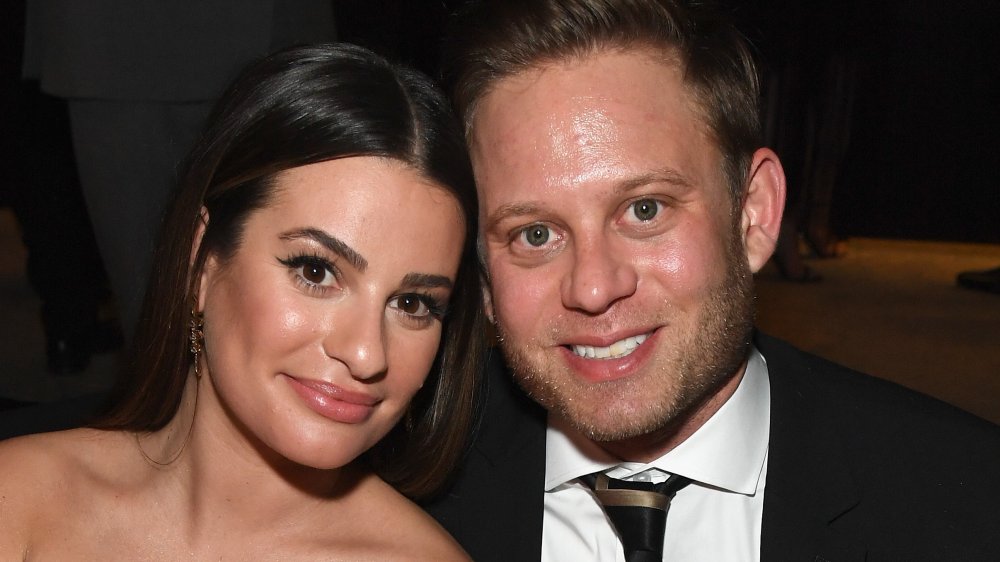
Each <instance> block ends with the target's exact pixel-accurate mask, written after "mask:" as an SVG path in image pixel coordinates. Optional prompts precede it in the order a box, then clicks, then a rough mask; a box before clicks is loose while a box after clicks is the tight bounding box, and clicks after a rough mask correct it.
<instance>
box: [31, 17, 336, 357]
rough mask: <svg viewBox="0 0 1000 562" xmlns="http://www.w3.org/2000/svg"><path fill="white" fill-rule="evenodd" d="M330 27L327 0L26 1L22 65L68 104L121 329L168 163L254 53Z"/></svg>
mask: <svg viewBox="0 0 1000 562" xmlns="http://www.w3.org/2000/svg"><path fill="white" fill-rule="evenodd" d="M333 37H334V25H333V13H332V7H331V3H330V2H329V0H303V1H295V2H291V1H286V0H252V1H245V0H240V1H237V0H210V1H206V2H195V3H175V2H169V1H166V0H95V1H89V2H76V1H73V0H29V1H28V3H27V18H26V40H25V53H24V70H25V75H26V76H28V77H31V78H37V79H38V80H39V81H40V84H41V88H42V90H43V91H44V92H46V93H48V94H52V95H54V96H58V97H61V98H64V99H66V100H67V101H68V103H69V114H70V121H71V125H72V132H73V146H74V150H75V155H76V161H77V165H78V171H79V176H80V182H81V184H82V188H83V194H84V198H85V199H86V202H87V208H88V210H89V213H90V218H91V221H92V223H93V225H94V232H95V234H96V238H97V244H98V247H99V248H100V252H101V256H102V257H103V258H104V263H105V265H106V267H107V271H108V275H109V278H110V281H111V287H112V289H113V291H114V295H115V297H116V299H117V304H118V310H119V314H120V317H121V322H122V326H123V328H124V332H125V334H126V338H127V339H130V338H131V334H132V333H133V331H134V328H135V325H136V322H137V321H138V317H139V310H140V305H141V302H142V297H143V288H144V287H145V283H146V279H147V277H148V275H149V267H150V260H151V254H152V248H153V237H154V233H155V232H156V230H157V228H158V225H159V223H160V218H161V215H162V213H163V209H164V206H165V204H166V201H167V199H168V196H169V194H170V192H171V190H172V188H173V186H174V184H175V183H176V170H177V168H178V165H179V164H180V162H181V160H182V159H183V157H184V155H185V154H186V153H187V151H188V150H189V149H190V148H191V144H192V143H193V140H194V138H195V136H196V134H197V132H198V130H199V128H200V126H201V124H202V121H203V120H204V119H205V117H206V116H207V114H208V111H209V109H210V108H211V106H212V103H213V100H214V99H215V98H216V97H217V96H218V95H219V94H220V93H221V91H222V88H223V87H224V86H225V84H226V83H228V81H229V80H230V79H231V78H232V77H233V76H235V74H236V71H237V70H238V69H239V68H241V67H242V66H243V65H245V64H246V63H247V62H249V61H250V60H253V59H255V58H257V57H260V56H262V55H265V54H267V53H269V52H271V51H273V50H275V49H277V48H279V47H282V46H286V45H291V44H295V43H308V42H317V41H326V40H330V39H332V38H333Z"/></svg>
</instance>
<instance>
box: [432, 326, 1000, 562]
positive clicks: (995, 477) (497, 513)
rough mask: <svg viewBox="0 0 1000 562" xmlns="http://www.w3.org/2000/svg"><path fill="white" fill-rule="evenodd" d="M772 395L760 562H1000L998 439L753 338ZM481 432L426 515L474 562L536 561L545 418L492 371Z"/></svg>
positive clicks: (981, 425)
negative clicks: (797, 561) (976, 561)
mask: <svg viewBox="0 0 1000 562" xmlns="http://www.w3.org/2000/svg"><path fill="white" fill-rule="evenodd" d="M755 344H756V345H757V348H758V349H759V350H760V351H761V354H762V355H763V356H764V357H765V359H766V360H767V367H768V375H769V379H770V387H771V435H770V441H769V452H768V472H767V482H766V488H765V494H764V514H763V523H762V529H761V559H762V560H765V561H771V560H808V561H824V560H825V561H831V562H835V561H862V560H868V561H876V560H1000V538H998V537H1000V515H998V506H997V503H998V501H1000V428H998V427H997V426H995V425H993V424H990V423H988V422H985V421H983V420H980V419H978V418H976V417H974V416H971V415H969V414H966V413H964V412H962V411H960V410H957V409H956V408H954V407H951V406H948V405H946V404H944V403H942V402H939V401H937V400H934V399H931V398H928V397H926V396H923V395H920V394H917V393H915V392H912V391H909V390H906V389H904V388H902V387H899V386H896V385H894V384H891V383H888V382H885V381H882V380H879V379H876V378H874V377H870V376H867V375H863V374H860V373H856V372H853V371H850V370H848V369H845V368H843V367H840V366H838V365H835V364H833V363H830V362H828V361H825V360H823V359H820V358H818V357H815V356H812V355H808V354H806V353H803V352H801V351H799V350H796V349H794V348H793V347H791V346H789V345H788V344H786V343H784V342H781V341H779V340H776V339H773V338H769V337H767V336H764V335H760V334H758V335H757V336H756V337H755ZM489 371H490V372H489V375H488V381H489V384H488V397H487V400H486V405H485V408H484V418H483V421H482V425H481V427H479V428H478V429H477V431H476V434H475V441H474V443H473V447H472V449H471V451H470V453H469V455H468V457H467V458H466V460H465V463H464V465H463V466H462V467H461V469H460V471H459V473H458V474H457V477H456V479H455V481H454V484H453V486H452V487H451V488H450V489H449V490H448V491H447V492H446V493H445V494H444V495H442V496H441V497H439V498H438V499H437V500H435V501H434V502H431V503H429V504H428V505H426V508H427V509H428V511H430V512H431V514H432V515H434V516H435V517H436V518H437V519H438V521H440V522H441V523H442V524H443V525H444V526H445V528H447V529H448V530H449V531H450V532H451V533H452V534H453V535H454V536H455V537H456V538H457V539H458V541H459V542H460V543H462V544H463V546H465V548H466V549H467V550H468V551H469V553H470V554H471V555H472V557H473V559H475V560H504V561H511V560H515V561H519V560H538V559H539V553H540V551H541V538H542V501H543V479H544V472H545V425H546V421H545V412H544V411H543V410H542V409H541V408H540V407H538V406H537V405H535V404H534V403H533V402H531V400H530V399H528V398H527V397H526V396H525V395H524V394H523V393H522V392H520V390H518V389H517V388H516V387H515V386H514V385H513V384H511V383H510V379H509V376H508V375H507V373H506V372H505V369H504V367H503V365H502V363H501V362H500V361H499V358H498V357H494V358H493V359H492V360H491V364H490V368H489Z"/></svg>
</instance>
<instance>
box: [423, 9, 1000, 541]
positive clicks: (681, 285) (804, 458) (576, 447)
mask: <svg viewBox="0 0 1000 562" xmlns="http://www.w3.org/2000/svg"><path fill="white" fill-rule="evenodd" d="M461 29H462V31H463V33H464V34H465V35H466V36H467V37H468V39H466V40H465V42H464V46H463V43H462V42H461V40H460V41H459V51H458V52H459V55H460V56H459V58H458V59H457V60H458V63H457V66H456V72H455V78H456V88H455V100H456V104H457V106H458V108H459V111H460V112H461V113H462V116H463V118H464V119H465V123H466V126H467V131H468V138H469V141H470V147H471V151H472V158H473V164H474V168H475V173H476V179H477V182H478V185H479V188H480V205H481V216H480V224H481V232H480V236H481V244H482V249H483V258H484V262H485V265H486V267H487V270H488V273H489V296H490V298H491V304H490V313H491V318H492V319H493V320H494V322H495V325H496V328H497V331H498V336H499V338H498V339H499V342H500V346H501V348H502V351H503V355H504V358H505V359H506V363H507V364H508V365H509V367H510V374H509V375H508V374H507V373H506V372H505V371H504V367H503V366H502V365H500V362H499V360H497V361H494V364H492V365H491V366H490V374H489V376H490V379H489V385H490V386H489V391H488V395H487V403H486V407H485V411H484V420H483V424H482V427H480V428H478V432H477V435H476V442H475V443H474V445H473V449H472V451H471V452H470V454H469V456H468V458H467V461H466V464H465V466H464V467H463V468H462V471H461V473H460V474H459V476H458V478H457V480H456V482H455V485H454V486H453V488H452V489H451V490H450V491H449V492H448V493H447V494H446V495H445V496H443V497H442V498H441V499H440V500H438V501H437V502H436V503H434V504H431V505H429V506H428V509H429V510H430V511H431V512H432V513H433V514H434V515H435V516H436V517H437V518H438V519H439V521H441V523H442V524H443V525H444V526H445V527H446V528H448V530H449V531H451V532H452V533H453V534H454V535H455V536H456V538H458V540H459V541H460V542H462V543H463V545H464V546H465V547H466V548H467V549H468V551H469V553H470V554H471V555H472V557H473V558H474V559H476V560H539V559H541V560H546V561H551V560H625V559H626V558H625V554H624V553H623V544H622V543H623V542H624V543H629V542H631V538H629V539H628V540H620V539H619V537H622V538H623V539H624V538H625V537H626V536H630V535H632V534H633V529H632V528H631V527H629V526H628V525H626V524H623V523H621V522H620V520H619V519H618V518H617V516H613V515H611V514H612V513H613V512H615V511H616V509H617V508H619V507H621V506H613V505H611V504H610V503H608V504H607V505H604V506H602V504H601V501H606V500H603V499H602V498H603V497H605V495H606V494H605V493H604V492H594V491H592V490H591V486H596V487H597V488H598V489H599V488H601V486H602V485H603V484H602V483H601V482H602V481H603V480H602V479H603V478H604V477H605V476H610V477H613V478H617V479H621V480H626V481H628V480H631V481H647V482H652V483H654V484H659V483H660V482H663V481H664V480H666V479H668V477H670V476H671V475H679V477H678V478H680V477H683V478H686V479H690V480H691V484H690V485H687V486H686V487H683V488H680V489H679V491H676V493H675V495H674V496H673V500H672V502H670V503H669V511H668V512H667V517H666V529H665V539H659V541H660V542H662V545H663V552H662V554H661V553H659V552H658V550H659V548H660V545H659V544H657V545H654V546H655V548H653V547H648V545H647V546H643V547H639V549H640V550H641V549H644V548H647V547H648V551H647V552H646V553H647V554H649V551H654V550H655V551H657V552H654V553H653V557H654V558H653V559H663V560H683V561H691V560H712V561H717V560H831V561H839V560H878V559H891V560H919V559H938V560H940V559H948V560H968V559H983V560H987V559H1000V539H997V538H995V537H996V536H997V534H998V533H997V531H996V530H997V529H1000V518H998V516H997V515H996V514H995V511H996V510H995V509H994V505H993V504H994V503H995V502H996V501H997V500H998V499H1000V484H998V480H1000V479H998V478H997V476H996V475H997V474H1000V431H998V428H996V427H995V426H993V425H991V424H988V423H986V422H983V421H981V420H978V419H976V418H973V417H972V416H969V415H966V414H963V413H961V412H959V411H957V410H955V409H953V408H950V407H948V406H946V405H944V404H941V403H939V402H936V401H934V400H931V399H928V398H926V397H921V396H918V395H916V394H914V393H912V392H909V391H906V390H904V389H901V388H898V387H895V386H892V385H890V384H888V383H885V382H882V381H879V380H876V379H873V378H871V377H867V376H864V375H859V374H857V373H853V372H850V371H848V370H846V369H843V368H841V367H838V366H836V365H832V364H830V363H827V362H825V361H822V360H820V359H818V358H816V357H811V356H808V355H806V354H803V353H801V352H799V351H797V350H795V349H793V348H791V347H789V346H787V345H786V344H784V343H782V342H779V341H776V340H774V339H771V338H768V337H766V336H763V335H760V334H755V333H754V331H753V287H752V274H753V273H755V272H756V271H758V270H759V269H760V268H761V267H762V266H763V265H764V263H765V262H766V261H767V259H768V258H769V256H770V255H771V253H772V251H773V249H774V245H775V240H776V237H777V235H778V230H779V225H780V222H781V214H782V205H783V201H784V195H785V183H784V177H783V173H782V169H781V165H780V163H779V160H778V157H777V156H776V155H775V154H774V153H773V152H772V151H770V150H768V149H766V148H761V143H760V141H759V139H760V130H759V129H760V126H759V122H758V118H757V95H758V91H757V83H756V78H755V68H754V65H753V63H752V61H751V58H750V56H749V54H748V50H747V48H746V47H745V46H744V44H743V42H742V41H741V39H740V37H739V35H738V34H737V33H736V32H735V31H734V30H733V29H732V28H730V27H728V26H727V25H726V24H725V23H724V22H722V21H721V20H719V19H717V18H716V17H715V15H714V14H713V13H711V12H709V11H707V10H706V9H705V8H703V7H694V6H686V5H681V4H674V3H673V2H670V1H668V0H617V1H616V0H562V1H558V0H523V1H520V0H518V1H513V0H502V1H497V2H492V3H485V4H483V5H480V6H478V7H476V8H473V11H472V12H471V13H470V14H469V15H468V17H467V19H466V20H464V21H463V22H462V26H461ZM510 375H512V377H513V379H514V380H516V382H517V385H518V386H519V387H520V388H521V389H523V390H524V391H525V392H526V393H527V395H528V396H530V400H529V399H528V398H526V397H525V395H524V394H522V393H521V391H520V390H518V389H516V388H514V387H512V386H511V385H509V384H508V383H507V382H506V381H507V377H508V376H510ZM533 402H537V404H540V405H541V406H542V408H543V409H542V408H538V406H536V405H535V404H534V403H533ZM667 481H668V482H673V481H676V479H674V478H672V479H671V480H667ZM612 482H613V481H612ZM613 486H631V485H630V484H621V485H619V484H614V485H613ZM613 486H612V485H608V487H613ZM669 496H670V494H669V493H667V494H666V495H665V496H663V497H664V498H666V499H665V500H664V501H669ZM599 498H600V499H599ZM662 511H663V509H661V512H662ZM605 512H607V513H608V514H609V516H606V515H605ZM616 526H617V529H616ZM654 542H655V541H654ZM624 548H626V549H630V550H632V549H635V548H636V547H634V546H631V545H629V544H625V545H624ZM633 556H639V555H638V554H633V553H631V552H630V554H629V558H628V560H635V559H639V558H633ZM643 559H647V558H643Z"/></svg>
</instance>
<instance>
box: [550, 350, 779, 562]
mask: <svg viewBox="0 0 1000 562" xmlns="http://www.w3.org/2000/svg"><path fill="white" fill-rule="evenodd" d="M770 413H771V394H770V387H769V385H768V378H767V365H766V363H765V361H764V358H763V357H762V356H761V355H760V353H759V352H758V351H757V350H756V348H754V349H752V350H751V352H750V358H749V360H748V361H747V368H746V372H745V374H744V376H743V380H742V381H740V384H739V387H738V388H737V389H736V392H735V393H733V395H732V396H731V397H730V398H729V400H728V401H726V403H725V404H723V406H722V407H721V408H720V409H719V411H718V412H716V413H715V415H713V416H712V417H711V418H709V420H708V421H707V422H706V423H705V425H703V426H702V427H701V428H699V429H698V430H697V431H696V432H695V433H694V434H693V435H692V436H691V437H689V438H688V439H687V440H686V441H684V442H683V443H681V444H680V445H678V446H677V447H676V448H674V449H673V450H672V451H670V452H668V453H667V454H665V455H663V456H662V457H660V458H658V459H656V460H655V461H653V462H651V463H645V464H644V463H628V462H626V463H622V462H620V461H618V460H616V459H614V458H613V457H611V456H610V455H609V454H608V453H607V452H605V451H604V450H603V449H601V448H599V447H598V446H597V445H595V444H594V443H593V442H591V441H589V440H588V439H586V438H585V437H583V436H582V435H580V434H579V433H577V432H576V431H575V430H573V429H571V428H569V427H567V426H565V425H563V424H560V423H559V422H558V420H554V419H550V421H549V427H548V430H547V433H546V448H545V451H546V453H545V514H544V519H543V530H542V562H557V561H565V562H581V561H591V560H600V561H608V562H611V561H617V562H625V555H624V554H623V552H622V546H621V542H620V541H619V539H618V536H617V534H616V533H615V531H614V528H613V527H612V526H611V523H610V522H609V521H608V520H607V518H606V517H605V515H604V511H603V510H602V509H601V506H600V504H599V503H598V501H597V498H596V497H595V496H594V494H593V492H592V491H591V490H590V489H589V488H588V487H587V485H586V484H584V483H582V482H580V481H579V480H578V478H579V477H580V476H583V475H586V474H590V473H593V472H598V471H602V470H607V473H608V475H609V476H612V477H615V478H620V479H623V480H646V481H653V482H661V481H663V480H664V479H665V478H666V476H667V474H681V475H683V476H687V477H688V478H690V479H692V480H693V481H694V482H693V483H692V484H690V485H689V486H687V487H686V488H683V489H682V490H680V491H679V492H677V495H676V496H675V497H674V499H673V501H672V502H671V505H670V509H669V511H668V513H667V529H666V533H665V540H664V549H663V559H664V560H669V561H671V562H698V561H705V562H720V561H724V562H730V561H748V562H757V561H759V560H760V525H761V517H762V513H763V507H764V481H765V479H766V475H767V444H768V433H769V428H770ZM612 467H613V468H612ZM609 468H611V470H608V469H609Z"/></svg>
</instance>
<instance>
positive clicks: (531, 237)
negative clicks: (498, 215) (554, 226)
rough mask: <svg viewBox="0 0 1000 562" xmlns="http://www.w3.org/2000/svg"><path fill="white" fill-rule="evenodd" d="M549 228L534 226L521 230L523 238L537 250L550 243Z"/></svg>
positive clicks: (539, 225)
mask: <svg viewBox="0 0 1000 562" xmlns="http://www.w3.org/2000/svg"><path fill="white" fill-rule="evenodd" d="M549 236H550V232H549V227H547V226H545V225H543V224H533V225H531V226H529V227H527V228H525V229H523V230H521V238H522V239H523V240H524V241H525V242H526V243H527V244H528V245H529V246H535V247H536V248H537V247H539V246H542V245H544V244H545V243H546V242H548V241H549Z"/></svg>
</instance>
